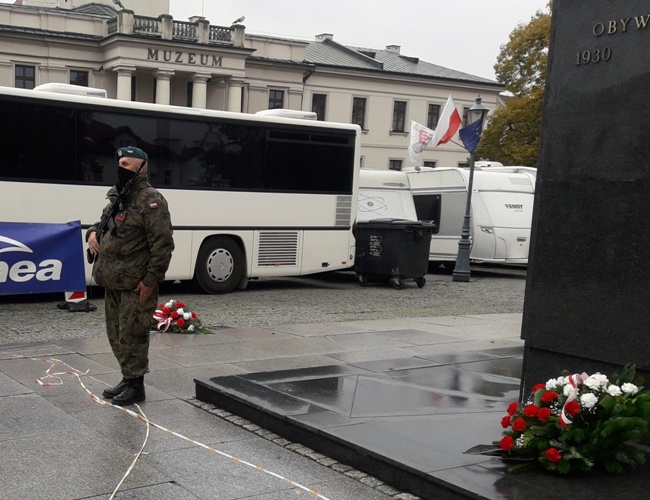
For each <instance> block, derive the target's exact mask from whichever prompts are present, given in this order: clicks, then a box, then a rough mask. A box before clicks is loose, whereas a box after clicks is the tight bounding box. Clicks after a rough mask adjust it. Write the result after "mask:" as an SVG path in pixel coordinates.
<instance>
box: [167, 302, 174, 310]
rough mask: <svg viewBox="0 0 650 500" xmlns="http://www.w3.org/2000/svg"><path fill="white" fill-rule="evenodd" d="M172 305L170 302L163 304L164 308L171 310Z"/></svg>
mask: <svg viewBox="0 0 650 500" xmlns="http://www.w3.org/2000/svg"><path fill="white" fill-rule="evenodd" d="M172 305H173V304H172V303H171V302H167V303H166V304H165V307H169V308H170V309H171V308H172Z"/></svg>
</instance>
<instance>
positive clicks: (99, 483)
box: [0, 270, 525, 500]
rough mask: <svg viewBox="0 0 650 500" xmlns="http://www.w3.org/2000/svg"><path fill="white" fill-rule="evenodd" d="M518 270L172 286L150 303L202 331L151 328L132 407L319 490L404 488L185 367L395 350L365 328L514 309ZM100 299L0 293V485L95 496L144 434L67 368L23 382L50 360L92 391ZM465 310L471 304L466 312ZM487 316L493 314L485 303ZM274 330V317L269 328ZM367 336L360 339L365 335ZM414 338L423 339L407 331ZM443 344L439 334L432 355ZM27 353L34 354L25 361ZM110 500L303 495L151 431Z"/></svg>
mask: <svg viewBox="0 0 650 500" xmlns="http://www.w3.org/2000/svg"><path fill="white" fill-rule="evenodd" d="M523 276H524V274H522V273H521V272H520V270H513V271H512V272H505V273H503V272H502V271H500V270H487V271H476V272H474V271H473V276H472V281H471V282H470V283H456V282H453V281H452V279H451V276H450V275H444V274H430V275H427V281H428V283H427V285H426V286H425V287H424V288H422V289H419V288H417V286H416V285H415V284H414V283H408V282H407V284H406V286H405V288H404V289H402V290H394V289H392V288H390V287H387V286H383V285H371V286H368V287H363V288H362V287H360V286H359V285H358V284H357V283H356V282H355V281H354V276H353V275H351V274H350V273H332V274H328V275H325V276H321V277H313V278H300V279H297V278H296V279H277V280H265V281H263V282H258V283H251V285H250V286H249V289H248V290H246V291H243V292H236V293H232V294H229V295H223V296H206V295H200V294H193V293H191V292H190V290H189V289H188V288H187V287H186V286H185V285H183V284H181V285H171V284H170V285H166V286H165V287H164V289H163V290H162V294H161V300H168V299H170V298H176V299H179V300H183V301H185V302H186V303H188V304H189V305H190V307H191V308H192V309H193V310H196V311H197V313H198V314H199V317H200V318H201V319H202V321H203V322H204V324H205V325H206V326H207V327H208V328H211V329H212V330H213V331H214V334H213V335H173V334H161V333H156V334H155V335H153V337H152V349H151V373H150V374H149V375H147V377H146V382H147V401H146V402H145V403H144V404H142V411H143V412H144V413H145V415H146V418H147V419H148V420H150V421H151V422H154V423H156V424H158V425H160V426H162V427H163V428H166V429H170V430H171V431H174V432H175V433H177V434H179V435H182V436H186V437H188V438H190V439H192V440H194V441H196V442H199V443H202V444H204V445H206V446H207V447H208V448H212V449H215V450H218V451H219V452H222V453H224V454H229V455H232V456H236V457H238V458H239V459H240V460H245V461H249V462H250V463H252V464H254V465H258V466H260V467H263V468H265V469H268V470H270V471H272V472H274V473H276V474H279V475H281V476H286V477H288V478H290V479H292V480H294V481H296V482H297V483H299V484H301V485H303V486H304V487H306V488H307V489H308V490H312V491H313V492H316V493H318V494H320V495H321V497H320V498H328V499H330V500H366V499H368V500H371V499H372V500H382V499H388V498H394V499H400V500H407V499H415V498H417V497H415V496H413V495H410V494H408V493H404V492H400V491H397V490H396V489H394V488H392V487H391V486H390V485H387V484H385V483H383V482H382V481H380V480H378V479H377V478H373V477H371V476H368V475H367V474H365V473H363V472H361V471H356V470H354V469H351V468H349V467H348V466H347V465H346V464H342V463H338V462H336V461H333V460H332V459H329V458H328V457H326V456H323V455H320V454H318V453H315V452H313V450H309V449H306V448H305V447H303V446H301V445H299V444H297V443H292V442H290V441H289V440H287V439H283V438H280V436H277V435H274V434H272V433H269V432H268V431H265V430H264V429H261V428H259V427H258V426H255V425H254V424H251V423H250V422H248V421H246V420H244V419H241V418H239V417H238V416H236V415H232V414H230V413H229V412H225V411H224V410H221V409H219V408H216V407H214V406H212V405H207V404H206V403H201V402H199V401H198V400H196V399H195V398H194V382H193V381H194V379H195V378H204V377H212V376H221V375H234V374H241V373H252V372H257V371H270V370H283V369H293V368H303V367H313V366H325V365H331V364H337V363H342V362H343V360H345V359H350V358H351V357H354V359H358V360H362V359H367V360H376V359H387V358H391V357H393V358H394V357H400V356H408V354H409V349H410V348H412V347H413V345H412V344H409V343H408V342H401V343H393V344H392V345H389V344H387V345H384V346H374V345H373V344H372V341H371V340H370V339H371V338H376V337H373V336H372V335H373V333H376V332H383V331H390V330H398V329H399V330H402V329H409V328H417V327H420V326H421V325H422V323H421V322H420V323H418V318H422V317H432V316H436V317H437V316H446V317H450V318H453V317H455V316H457V315H465V316H467V315H473V316H474V317H475V318H481V317H482V316H481V315H489V316H485V318H488V317H489V320H488V319H486V321H488V322H489V323H491V324H494V319H495V317H496V318H498V317H499V315H500V314H503V315H504V316H503V318H508V320H509V321H510V322H512V321H513V319H514V320H515V321H516V320H517V318H518V317H519V316H520V315H521V309H522V305H523V295H524V287H525V280H524V279H523ZM100 293H101V291H100V290H99V289H93V296H92V297H91V302H92V303H93V304H95V305H97V307H98V309H97V311H94V312H89V313H71V312H69V311H66V310H59V309H57V308H56V304H57V302H60V300H61V299H60V298H58V297H55V296H47V297H13V298H12V297H2V298H0V325H1V326H0V344H1V345H0V421H2V422H3V423H4V424H3V426H2V427H1V428H0V446H1V447H2V449H3V453H2V455H3V459H2V460H0V477H2V478H3V483H4V484H3V487H2V490H0V491H1V492H0V498H8V499H14V498H16V499H18V498H20V499H26V500H36V499H41V498H44V499H45V498H47V499H56V498H61V499H87V498H97V499H107V498H109V497H111V493H112V492H113V490H114V489H115V487H116V486H117V485H118V483H119V481H120V480H121V479H122V478H123V476H124V474H125V473H126V471H127V470H128V468H129V465H130V464H131V463H132V462H133V460H134V457H135V456H136V454H137V453H138V451H139V450H140V448H141V447H142V444H143V443H144V442H145V436H146V425H145V423H144V422H143V419H136V418H133V416H132V415H129V414H127V413H125V412H124V411H117V409H116V408H115V407H109V406H102V405H100V404H98V403H97V402H95V401H93V399H92V398H91V397H90V396H89V395H88V394H87V393H86V392H85V391H84V390H83V388H82V387H81V386H80V384H79V382H78V381H77V380H76V378H75V377H74V376H71V375H61V379H62V381H63V385H54V386H41V385H38V384H37V383H36V382H35V381H36V379H37V378H38V377H43V376H45V374H46V372H47V370H48V368H50V365H51V364H52V362H43V361H36V359H38V360H43V359H45V360H47V359H56V360H60V361H61V362H63V363H66V364H67V366H66V365H61V364H57V365H55V366H54V367H53V368H52V369H51V370H50V371H51V372H61V371H69V370H71V368H69V367H73V368H74V369H76V370H79V371H80V372H84V373H85V372H86V371H88V374H87V375H83V376H81V380H82V381H83V382H84V383H85V384H86V385H87V387H88V389H89V390H90V391H91V392H93V393H97V394H99V393H101V390H102V389H103V387H105V386H106V385H112V384H115V383H117V382H118V381H119V379H120V375H119V372H118V367H117V364H116V362H115V360H114V359H113V356H112V354H111V352H110V347H109V346H108V342H107V341H106V339H105V334H104V329H103V312H102V310H103V300H102V299H101V297H100V295H99V294H100ZM477 315H478V316H477ZM494 315H496V316H494ZM276 327H277V328H276ZM365 339H368V340H367V341H366V340H365ZM421 342H423V340H422V339H419V340H418V343H421ZM486 345H490V346H495V347H509V346H520V345H522V341H521V340H520V339H519V338H518V335H517V334H516V332H515V333H513V331H512V329H511V330H509V331H508V332H506V333H503V334H499V333H498V332H495V331H494V330H489V329H484V330H483V332H482V331H481V329H480V328H479V329H474V330H472V331H471V332H469V333H468V334H467V335H465V336H463V338H459V339H458V342H457V343H456V346H455V347H454V348H458V347H459V346H461V347H462V349H465V350H472V349H480V348H484V347H485V346H486ZM445 349H447V350H448V351H449V350H450V349H452V347H451V345H442V346H440V350H441V352H444V351H445ZM32 358H33V359H32ZM115 498H116V499H119V498H138V499H145V500H146V499H166V498H169V499H172V498H173V499H181V500H182V499H203V498H205V499H214V498H217V499H234V500H236V499H251V500H279V499H286V498H314V493H309V492H308V491H306V490H304V489H301V488H298V487H295V486H293V485H291V484H289V483H287V482H286V481H283V480H280V479H278V478H277V477H273V476H271V475H269V474H264V473H262V472H261V471H260V470H259V469H255V468H252V467H246V466H244V465H242V463H241V462H237V461H235V460H232V459H230V458H226V457H225V456H224V455H220V454H217V453H215V452H211V451H208V450H207V449H205V448H201V447H197V446H196V445H195V444H194V443H193V442H190V441H187V440H183V439H181V438H179V437H177V436H175V435H170V433H169V432H162V431H161V430H160V429H158V428H151V429H150V433H149V437H148V439H147V440H146V445H145V447H144V454H142V455H141V456H140V457H139V459H138V461H137V463H136V464H135V467H134V468H133V470H132V472H130V474H129V475H128V476H127V477H126V479H125V480H124V484H123V485H122V486H121V487H120V489H119V490H118V492H117V494H116V495H115Z"/></svg>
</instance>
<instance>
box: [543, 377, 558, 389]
mask: <svg viewBox="0 0 650 500" xmlns="http://www.w3.org/2000/svg"><path fill="white" fill-rule="evenodd" d="M556 386H557V379H556V378H552V379H549V380H547V381H546V390H547V391H554V390H555V387H556Z"/></svg>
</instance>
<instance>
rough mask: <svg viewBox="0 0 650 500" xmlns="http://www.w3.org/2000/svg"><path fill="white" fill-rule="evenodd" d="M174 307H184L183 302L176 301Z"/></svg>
mask: <svg viewBox="0 0 650 500" xmlns="http://www.w3.org/2000/svg"><path fill="white" fill-rule="evenodd" d="M176 307H178V308H184V307H185V304H184V303H183V302H176Z"/></svg>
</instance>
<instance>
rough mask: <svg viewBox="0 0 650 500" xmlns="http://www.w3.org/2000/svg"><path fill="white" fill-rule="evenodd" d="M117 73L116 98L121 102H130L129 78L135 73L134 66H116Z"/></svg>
mask: <svg viewBox="0 0 650 500" xmlns="http://www.w3.org/2000/svg"><path fill="white" fill-rule="evenodd" d="M113 71H115V72H116V73H117V98H118V99H121V100H123V101H130V100H131V78H132V77H133V73H135V66H116V67H115V68H114V70H113Z"/></svg>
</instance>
